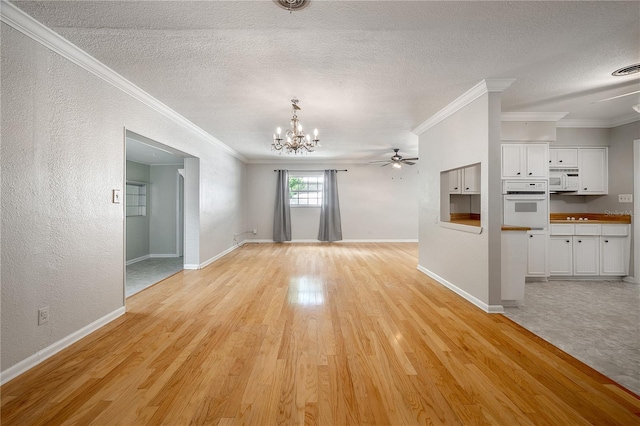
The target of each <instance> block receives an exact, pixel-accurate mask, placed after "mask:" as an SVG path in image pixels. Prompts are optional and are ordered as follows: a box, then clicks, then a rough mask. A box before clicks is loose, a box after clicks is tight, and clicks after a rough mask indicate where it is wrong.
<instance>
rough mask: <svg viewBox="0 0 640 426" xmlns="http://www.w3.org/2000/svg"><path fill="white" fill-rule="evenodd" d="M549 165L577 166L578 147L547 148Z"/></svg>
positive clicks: (564, 167)
mask: <svg viewBox="0 0 640 426" xmlns="http://www.w3.org/2000/svg"><path fill="white" fill-rule="evenodd" d="M549 167H553V168H560V169H577V168H578V148H549Z"/></svg>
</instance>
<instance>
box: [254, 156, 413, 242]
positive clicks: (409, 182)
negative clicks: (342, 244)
mask: <svg viewBox="0 0 640 426" xmlns="http://www.w3.org/2000/svg"><path fill="white" fill-rule="evenodd" d="M420 161H421V160H420ZM417 167H418V166H404V167H403V168H402V169H401V170H396V169H392V168H391V167H388V166H387V167H380V166H379V165H371V164H357V163H351V164H342V163H341V164H329V163H316V164H312V163H308V162H304V163H295V164H294V163H287V164H250V165H248V166H247V168H248V171H247V195H248V211H249V213H248V217H247V226H248V229H257V230H258V234H257V235H255V236H252V235H249V238H251V239H260V240H271V239H272V238H273V209H274V202H275V191H276V173H274V171H273V170H274V169H295V170H302V169H306V170H313V169H317V170H323V169H338V170H341V169H347V170H348V171H347V172H339V173H338V194H339V197H340V215H341V219H342V236H343V239H344V240H417V238H418V226H417V225H418V169H417ZM319 220H320V209H319V208H292V209H291V233H292V239H293V240H294V241H295V240H317V239H318V226H319Z"/></svg>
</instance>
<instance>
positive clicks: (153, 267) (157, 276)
mask: <svg viewBox="0 0 640 426" xmlns="http://www.w3.org/2000/svg"><path fill="white" fill-rule="evenodd" d="M182 269H183V260H182V257H167V258H158V257H156V258H152V259H146V260H143V261H140V262H136V263H133V264H131V265H127V281H126V286H125V296H126V297H129V296H131V295H133V294H136V293H137V292H139V291H140V290H144V289H145V288H147V287H149V286H151V285H153V284H155V283H157V282H159V281H162V280H163V279H165V278H167V277H170V276H171V275H173V274H175V273H176V272H179V271H182Z"/></svg>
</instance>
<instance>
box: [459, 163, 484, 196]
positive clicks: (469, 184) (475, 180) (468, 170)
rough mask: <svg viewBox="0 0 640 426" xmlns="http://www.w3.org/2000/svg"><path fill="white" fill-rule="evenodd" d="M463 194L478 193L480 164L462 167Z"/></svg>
mask: <svg viewBox="0 0 640 426" xmlns="http://www.w3.org/2000/svg"><path fill="white" fill-rule="evenodd" d="M462 176H463V178H462V180H463V183H464V185H463V186H462V193H463V194H480V165H479V164H476V165H475V166H471V167H465V168H464V169H462Z"/></svg>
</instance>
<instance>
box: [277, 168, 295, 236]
mask: <svg viewBox="0 0 640 426" xmlns="http://www.w3.org/2000/svg"><path fill="white" fill-rule="evenodd" d="M273 241H276V242H282V241H291V210H290V208H289V171H288V170H278V184H277V187H276V206H275V209H274V211H273Z"/></svg>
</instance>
